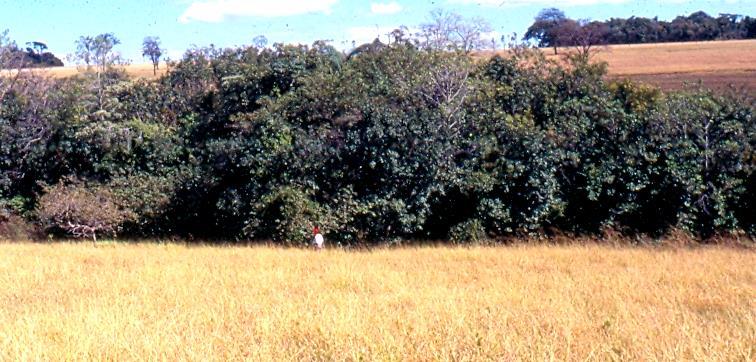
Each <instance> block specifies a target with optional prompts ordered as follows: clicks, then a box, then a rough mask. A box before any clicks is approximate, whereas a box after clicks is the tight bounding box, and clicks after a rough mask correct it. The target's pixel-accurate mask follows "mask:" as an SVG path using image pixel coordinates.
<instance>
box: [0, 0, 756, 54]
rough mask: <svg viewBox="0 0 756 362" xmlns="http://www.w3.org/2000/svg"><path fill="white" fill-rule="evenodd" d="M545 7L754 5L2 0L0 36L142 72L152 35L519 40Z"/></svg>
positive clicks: (750, 6) (745, 4) (228, 39)
mask: <svg viewBox="0 0 756 362" xmlns="http://www.w3.org/2000/svg"><path fill="white" fill-rule="evenodd" d="M551 6H554V7H558V8H560V9H562V10H563V11H564V12H565V13H566V14H567V16H569V17H571V18H575V19H594V20H603V19H607V18H610V17H630V16H633V15H635V16H645V17H653V16H658V17H659V18H660V19H665V20H666V19H672V18H674V17H675V16H677V15H683V14H684V15H687V14H689V13H691V12H693V11H697V10H703V11H706V12H707V13H709V14H710V15H713V16H716V15H717V14H719V13H738V14H743V15H750V16H756V0H609V1H597V0H561V1H547V0H430V1H428V0H426V1H421V0H375V1H369V0H365V1H350V0H272V1H268V0H199V1H194V0H164V1H158V0H120V1H115V0H114V1H107V0H66V1H64V0H58V1H55V0H0V30H2V29H6V28H7V29H9V30H10V37H11V38H12V39H13V40H15V41H16V42H17V43H19V44H23V43H25V42H27V41H32V40H37V41H43V42H46V43H47V44H48V46H49V47H50V50H51V51H52V52H53V53H55V54H56V55H58V56H59V57H61V58H63V57H64V56H65V55H66V54H69V53H71V52H72V51H73V49H74V41H75V40H76V39H77V38H78V37H79V36H81V35H96V34H100V33H104V32H113V33H115V35H116V36H117V37H118V38H119V39H121V41H122V44H121V45H119V46H118V47H117V48H116V50H118V51H120V52H121V53H122V55H123V56H124V57H126V58H128V59H131V60H132V61H133V62H135V63H142V62H144V60H143V59H142V57H141V51H140V48H141V42H142V39H143V38H144V37H145V36H159V37H160V38H161V40H162V46H163V48H165V49H166V50H167V53H168V55H169V56H171V57H173V58H176V57H179V56H180V55H181V54H182V53H183V51H184V50H186V49H188V48H190V47H191V46H193V45H197V46H204V45H209V44H215V45H217V46H223V47H225V46H238V45H245V44H251V43H252V39H253V38H254V37H255V36H257V35H265V36H266V37H267V38H268V39H269V41H270V42H271V43H273V42H284V43H299V42H301V43H307V44H310V43H312V42H313V41H314V40H318V39H328V40H331V41H332V44H333V45H335V46H336V47H338V48H340V49H341V48H349V47H350V46H351V44H352V41H356V42H357V43H358V44H359V43H363V42H366V41H370V40H372V39H374V38H375V37H376V36H377V35H383V36H384V38H385V34H386V33H387V32H388V31H390V30H391V29H393V28H396V27H398V26H399V25H406V26H408V27H410V28H411V27H413V26H416V25H418V24H420V23H422V22H424V21H425V20H426V19H427V18H428V14H429V12H430V11H431V10H433V9H436V8H442V9H445V10H449V11H454V12H457V13H460V14H461V15H463V16H466V17H481V18H484V19H486V20H487V21H488V22H489V23H490V24H491V25H492V26H493V28H494V30H495V31H496V34H492V36H496V37H497V38H498V37H499V34H511V33H512V32H516V33H518V34H522V33H524V31H525V29H527V27H528V25H530V23H532V21H533V17H534V16H535V15H536V14H537V13H538V11H539V10H540V9H542V8H544V7H551ZM64 61H65V59H64Z"/></svg>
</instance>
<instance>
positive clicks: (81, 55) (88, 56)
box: [73, 36, 95, 69]
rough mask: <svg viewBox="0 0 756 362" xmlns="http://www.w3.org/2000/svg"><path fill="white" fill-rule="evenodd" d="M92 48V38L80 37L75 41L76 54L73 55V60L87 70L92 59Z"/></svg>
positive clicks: (93, 43)
mask: <svg viewBox="0 0 756 362" xmlns="http://www.w3.org/2000/svg"><path fill="white" fill-rule="evenodd" d="M94 48H95V42H94V38H93V37H91V36H80V37H79V39H77V40H76V53H74V54H73V58H74V59H76V60H78V61H81V62H84V64H85V65H86V66H87V69H89V67H90V66H91V64H92V61H93V58H94Z"/></svg>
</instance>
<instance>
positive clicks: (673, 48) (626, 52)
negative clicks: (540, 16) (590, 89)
mask: <svg viewBox="0 0 756 362" xmlns="http://www.w3.org/2000/svg"><path fill="white" fill-rule="evenodd" d="M543 51H544V53H545V54H546V55H547V57H549V58H552V59H553V58H555V57H557V56H554V52H553V49H544V50H543ZM559 51H560V53H561V54H564V53H565V52H569V51H571V50H570V49H569V48H560V50H559ZM593 52H594V54H595V55H594V59H596V60H600V61H605V62H607V63H608V64H609V74H608V75H609V77H610V78H612V79H623V78H630V79H632V80H637V81H642V82H647V83H650V84H653V85H656V86H659V87H661V88H662V89H665V90H673V89H680V88H682V87H683V86H684V83H686V82H698V81H701V82H702V83H703V85H704V86H706V87H709V88H714V89H724V88H727V87H729V85H731V84H732V85H734V86H735V87H737V88H740V87H743V88H745V89H746V90H748V91H750V92H751V93H754V92H756V39H751V40H729V41H709V42H688V43H657V44H631V45H610V46H603V47H595V48H594V50H593Z"/></svg>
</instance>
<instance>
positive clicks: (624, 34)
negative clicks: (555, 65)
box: [524, 8, 756, 50]
mask: <svg viewBox="0 0 756 362" xmlns="http://www.w3.org/2000/svg"><path fill="white" fill-rule="evenodd" d="M754 38H756V18H752V17H750V16H743V15H738V14H720V15H719V16H718V17H716V18H715V17H712V16H710V15H709V14H706V13H705V12H703V11H697V12H695V13H692V14H690V15H689V16H678V17H676V18H675V19H673V20H672V21H664V20H659V19H658V18H644V17H635V16H633V17H631V18H628V19H622V18H611V19H609V20H605V21H590V20H584V19H580V20H575V19H570V18H568V17H567V16H566V15H565V14H564V12H562V11H561V10H559V9H556V8H548V9H543V10H541V12H540V13H539V14H538V16H536V18H535V21H534V22H533V24H532V25H531V26H530V27H529V28H528V31H527V32H526V33H525V36H524V39H525V40H534V41H536V43H537V44H538V45H539V46H541V47H554V48H556V47H560V46H588V45H606V44H640V43H663V42H686V41H705V40H733V39H754ZM555 50H556V49H555Z"/></svg>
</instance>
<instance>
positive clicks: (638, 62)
mask: <svg viewBox="0 0 756 362" xmlns="http://www.w3.org/2000/svg"><path fill="white" fill-rule="evenodd" d="M595 49H596V56H595V57H596V59H598V60H602V61H606V62H607V63H608V64H609V76H610V77H611V78H614V79H617V78H630V79H634V80H639V81H643V82H648V83H651V84H654V85H657V86H660V87H661V88H663V89H666V90H670V89H679V88H681V87H682V86H683V83H684V82H697V81H699V80H700V81H702V82H703V84H704V86H707V87H710V88H715V89H722V88H726V87H728V86H729V85H730V84H733V85H735V86H736V87H745V88H746V89H747V90H749V91H750V92H751V93H754V92H756V39H752V40H730V41H710V42H689V43H659V44H633V45H611V46H606V47H597V48H595ZM565 50H566V51H569V49H562V50H561V51H562V53H564V51H565ZM544 52H546V54H548V56H549V57H553V51H552V50H551V49H544ZM80 70H81V69H80V68H77V67H62V68H52V69H48V70H44V72H46V73H48V74H51V75H53V76H55V77H67V76H71V75H74V74H76V73H77V72H79V71H80ZM126 70H127V72H129V74H131V75H133V76H136V77H143V78H153V77H154V76H153V73H152V65H151V64H133V65H129V66H127V67H126ZM165 70H166V67H165V65H163V64H161V65H160V70H159V71H158V75H161V74H164V72H165Z"/></svg>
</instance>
